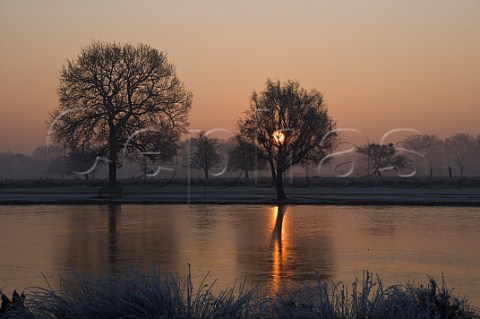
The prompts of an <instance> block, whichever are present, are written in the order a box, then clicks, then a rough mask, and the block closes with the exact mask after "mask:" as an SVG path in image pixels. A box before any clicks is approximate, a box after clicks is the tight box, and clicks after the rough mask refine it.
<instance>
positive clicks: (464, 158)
mask: <svg viewBox="0 0 480 319" xmlns="http://www.w3.org/2000/svg"><path fill="white" fill-rule="evenodd" d="M474 149H475V138H474V136H473V135H470V134H466V133H458V134H455V135H453V136H451V137H449V138H447V139H445V153H447V154H448V156H449V158H450V160H451V161H452V162H453V163H455V164H456V165H457V166H458V168H459V170H460V177H463V174H464V171H465V167H466V165H467V162H468V158H469V157H470V156H471V155H472V154H473V152H474Z"/></svg>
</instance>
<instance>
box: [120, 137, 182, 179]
mask: <svg viewBox="0 0 480 319" xmlns="http://www.w3.org/2000/svg"><path fill="white" fill-rule="evenodd" d="M138 137H140V141H141V143H138V144H136V143H137V139H138ZM129 144H134V145H135V149H136V150H137V154H136V156H135V157H134V158H133V159H132V160H137V161H138V162H139V165H140V169H141V171H142V173H143V176H144V178H147V176H148V175H149V174H151V175H152V177H153V174H155V169H154V166H155V165H156V164H157V163H159V162H170V161H172V160H173V159H174V157H175V156H176V155H177V151H178V146H179V141H178V136H177V131H175V130H171V129H162V130H144V131H139V132H138V133H137V134H136V135H135V137H134V138H132V139H131V140H130V141H129ZM152 150H154V151H152Z"/></svg>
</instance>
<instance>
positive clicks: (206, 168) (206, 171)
mask: <svg viewBox="0 0 480 319" xmlns="http://www.w3.org/2000/svg"><path fill="white" fill-rule="evenodd" d="M203 172H204V173H205V179H208V167H204V168H203Z"/></svg>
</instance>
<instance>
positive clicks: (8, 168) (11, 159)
mask: <svg viewBox="0 0 480 319" xmlns="http://www.w3.org/2000/svg"><path fill="white" fill-rule="evenodd" d="M31 166H32V158H31V157H30V156H28V155H25V154H21V153H12V152H4V153H0V176H1V177H6V178H27V177H31V174H32V169H31Z"/></svg>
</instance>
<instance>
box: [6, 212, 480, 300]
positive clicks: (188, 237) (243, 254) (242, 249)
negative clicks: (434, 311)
mask: <svg viewBox="0 0 480 319" xmlns="http://www.w3.org/2000/svg"><path fill="white" fill-rule="evenodd" d="M282 216H283V218H281V217H282ZM0 235H1V242H0V289H2V290H3V291H4V292H11V291H12V290H13V289H20V290H22V289H26V288H27V287H38V286H42V287H45V286H46V282H45V278H44V277H43V276H45V277H46V278H47V279H48V280H49V282H50V284H51V285H53V286H56V285H57V283H58V276H59V275H61V274H67V273H69V271H71V270H77V271H82V272H87V273H93V274H100V273H105V272H107V271H112V272H119V271H123V270H124V267H125V265H129V264H131V263H132V262H135V263H136V264H137V265H138V266H139V267H140V268H142V269H144V270H145V271H148V270H149V268H151V267H157V268H158V269H160V271H164V272H165V271H168V272H170V273H174V274H180V275H184V274H186V272H187V271H188V266H187V264H188V263H190V264H191V266H192V271H193V275H194V279H195V282H196V283H198V282H199V281H200V280H201V278H203V276H204V275H205V274H206V273H207V272H209V271H210V272H211V275H210V276H211V279H212V280H213V279H218V280H217V283H216V286H217V287H229V286H232V285H233V283H234V281H235V279H238V280H239V281H244V280H245V282H246V284H247V285H256V284H260V285H262V286H264V287H266V288H267V289H269V290H271V291H272V292H276V291H279V290H280V289H288V287H290V286H291V285H292V284H294V283H298V282H307V283H312V282H314V281H315V280H316V278H317V276H319V275H320V276H321V278H323V279H327V280H333V281H344V282H347V283H351V282H352V281H353V280H354V278H355V277H360V278H361V277H362V273H363V270H364V269H367V270H369V271H371V272H373V273H375V274H378V275H379V276H380V277H381V278H382V280H383V281H384V283H386V284H397V283H403V282H406V281H410V282H411V281H414V280H415V281H421V282H423V283H426V282H427V274H428V275H432V276H434V277H436V278H441V275H442V274H444V275H445V278H446V281H447V285H448V286H449V287H450V288H451V287H455V290H454V293H456V294H457V295H460V296H463V295H467V296H468V297H469V299H470V300H471V301H472V302H473V304H474V305H476V306H478V305H480V245H479V244H478V243H480V208H461V207H374V206H373V207H372V206H368V207H367V206H364V207H342V206H287V207H275V206H258V205H253V206H249V205H223V206H222V205H213V206H212V205H209V206H202V205H191V206H187V205H144V206H142V205H123V206H75V205H72V206H40V205H36V206H0Z"/></svg>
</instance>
